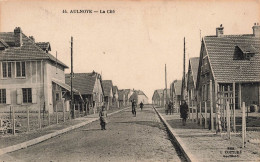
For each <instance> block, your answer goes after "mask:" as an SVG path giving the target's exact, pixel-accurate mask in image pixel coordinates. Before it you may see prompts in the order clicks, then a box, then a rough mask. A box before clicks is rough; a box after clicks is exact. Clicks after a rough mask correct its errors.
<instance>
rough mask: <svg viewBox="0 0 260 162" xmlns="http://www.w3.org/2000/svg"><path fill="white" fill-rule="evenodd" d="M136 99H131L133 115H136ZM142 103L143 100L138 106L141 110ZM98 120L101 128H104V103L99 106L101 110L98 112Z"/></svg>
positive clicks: (105, 116)
mask: <svg viewBox="0 0 260 162" xmlns="http://www.w3.org/2000/svg"><path fill="white" fill-rule="evenodd" d="M136 107H137V104H136V101H135V100H133V101H132V114H133V115H134V117H136ZM143 107H144V104H143V102H141V103H140V108H141V111H142V110H143ZM99 120H100V126H101V130H106V124H107V111H106V107H105V105H103V106H102V107H101V110H100V112H99Z"/></svg>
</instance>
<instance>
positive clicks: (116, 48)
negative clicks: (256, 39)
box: [0, 0, 260, 99]
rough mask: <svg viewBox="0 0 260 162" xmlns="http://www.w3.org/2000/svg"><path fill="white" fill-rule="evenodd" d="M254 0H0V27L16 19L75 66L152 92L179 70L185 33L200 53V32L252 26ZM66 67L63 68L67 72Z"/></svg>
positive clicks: (193, 52) (191, 49)
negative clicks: (74, 11)
mask: <svg viewBox="0 0 260 162" xmlns="http://www.w3.org/2000/svg"><path fill="white" fill-rule="evenodd" d="M259 6H260V5H259V1H258V0H249V1H241V0H238V1H232V0H230V1H220V2H216V1H213V0H208V1H206V0H204V1H198V2H195V1H188V0H186V1H177V0H176V1H159V0H154V1H124V2H120V1H116V0H115V1H112V0H111V1H84V0H78V1H68V0H67V1H63V2H61V1H58V0H56V1H45V2H44V1H28V0H23V1H5V0H0V31H1V32H10V31H13V29H14V28H15V27H16V26H20V27H21V28H22V30H23V32H24V33H25V34H26V35H27V36H30V35H33V36H34V37H35V39H36V41H39V42H40V41H45V42H47V41H48V42H50V43H51V48H52V53H53V54H55V52H56V51H57V52H58V58H59V59H60V60H61V61H63V62H64V63H66V64H67V65H68V66H70V37H71V36H73V37H74V71H75V72H91V71H93V70H95V71H97V72H99V73H101V71H102V74H103V79H105V80H113V83H114V84H115V85H117V86H118V87H119V88H120V89H122V88H135V89H142V90H143V91H144V92H145V93H146V94H147V96H148V97H149V98H150V99H151V97H152V94H153V91H154V90H155V89H159V88H164V86H165V82H164V65H165V64H167V71H168V80H167V82H168V87H169V84H170V83H171V82H172V81H173V80H174V79H181V77H182V63H183V61H182V58H183V38H184V37H186V51H187V56H188V57H198V56H199V51H200V30H201V34H202V36H206V35H215V28H216V27H217V26H219V25H220V24H223V26H224V33H225V34H246V33H252V26H253V24H254V23H255V22H259ZM63 9H66V10H68V11H69V10H71V9H78V10H80V9H90V10H109V9H112V10H115V13H114V14H98V13H95V14H63V13H62V10H63ZM69 70H70V69H68V70H67V72H69Z"/></svg>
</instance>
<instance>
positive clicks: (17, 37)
mask: <svg viewBox="0 0 260 162" xmlns="http://www.w3.org/2000/svg"><path fill="white" fill-rule="evenodd" d="M22 38H23V36H22V29H21V28H20V27H16V28H15V29H14V44H15V46H16V47H21V45H22V44H23V39H22Z"/></svg>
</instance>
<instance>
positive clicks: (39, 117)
mask: <svg viewBox="0 0 260 162" xmlns="http://www.w3.org/2000/svg"><path fill="white" fill-rule="evenodd" d="M38 124H39V128H40V129H41V128H42V120H41V106H39V112H38Z"/></svg>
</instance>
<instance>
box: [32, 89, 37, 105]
mask: <svg viewBox="0 0 260 162" xmlns="http://www.w3.org/2000/svg"><path fill="white" fill-rule="evenodd" d="M32 103H33V104H35V103H37V90H36V88H32Z"/></svg>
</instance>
